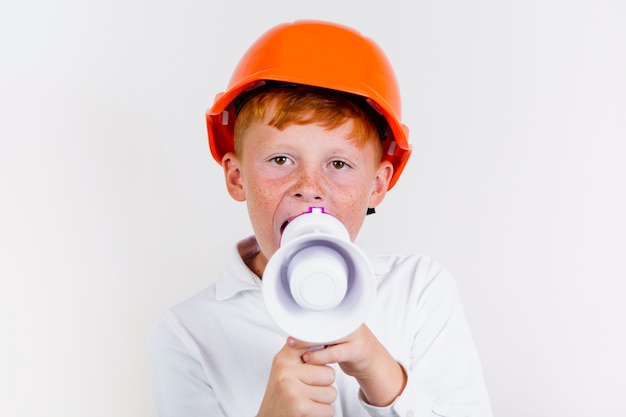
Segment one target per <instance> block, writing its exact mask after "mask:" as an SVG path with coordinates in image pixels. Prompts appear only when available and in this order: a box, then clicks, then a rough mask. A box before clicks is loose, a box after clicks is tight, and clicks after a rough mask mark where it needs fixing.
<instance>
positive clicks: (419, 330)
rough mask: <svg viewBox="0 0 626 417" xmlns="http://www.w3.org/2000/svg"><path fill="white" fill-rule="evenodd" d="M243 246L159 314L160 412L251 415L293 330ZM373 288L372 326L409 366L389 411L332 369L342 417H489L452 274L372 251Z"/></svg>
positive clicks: (166, 416)
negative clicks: (271, 309)
mask: <svg viewBox="0 0 626 417" xmlns="http://www.w3.org/2000/svg"><path fill="white" fill-rule="evenodd" d="M258 250H259V249H258V246H257V243H256V240H255V239H254V237H250V238H248V239H245V240H243V241H241V242H239V244H238V245H237V248H235V250H234V251H233V254H232V256H231V257H230V259H229V261H228V264H227V266H226V269H225V270H224V271H223V273H222V274H221V275H220V276H219V277H218V279H217V280H216V281H215V283H214V284H213V285H211V286H210V287H208V288H207V289H205V290H204V291H202V292H200V293H199V294H197V295H195V296H193V297H191V298H190V299H188V300H186V301H183V302H182V303H180V304H178V305H176V306H174V307H172V308H169V309H167V310H165V311H163V312H162V314H161V315H160V317H159V318H158V320H157V322H156V324H155V326H154V329H153V331H152V334H151V336H150V340H149V353H150V362H151V368H152V385H153V391H154V398H155V402H156V405H157V409H158V412H159V416H160V417H182V416H185V417H201V416H207V417H209V416H210V417H253V416H255V415H256V413H257V411H258V409H259V407H260V405H261V401H262V399H263V395H264V393H265V385H266V383H267V380H268V378H269V373H270V369H271V365H272V360H273V358H274V355H276V353H278V351H279V350H280V349H281V348H282V347H283V345H284V344H285V341H286V338H287V335H286V334H285V333H283V332H282V331H281V330H280V329H279V328H278V327H277V326H276V325H275V324H274V322H273V321H272V319H271V318H270V316H269V315H268V312H267V310H266V308H265V305H264V302H263V297H262V294H261V280H260V279H259V278H258V277H257V276H256V275H255V274H253V273H252V272H251V271H250V270H249V269H248V267H247V266H246V265H245V263H244V262H243V260H242V258H244V259H245V258H247V257H250V256H252V255H253V254H254V253H256V252H258ZM364 252H365V253H366V255H367V257H368V259H369V260H370V262H371V264H372V266H373V268H374V271H375V275H376V280H377V294H376V299H375V301H374V304H373V305H372V309H371V313H370V314H369V317H368V319H367V320H366V324H367V326H368V327H369V328H370V329H371V331H372V332H373V333H374V334H375V335H376V337H377V338H378V339H379V340H380V341H381V343H382V344H383V345H384V346H385V347H386V348H387V350H388V351H389V352H390V353H391V355H392V356H393V357H394V358H396V360H398V362H400V363H401V364H402V366H404V368H405V370H406V371H407V375H408V381H407V385H406V387H405V389H404V391H403V393H402V394H401V395H400V396H399V397H398V398H397V399H396V400H395V401H394V402H393V403H392V404H391V405H390V406H388V407H382V408H381V407H372V406H370V405H368V404H366V403H365V402H364V401H363V400H362V399H361V397H360V396H359V386H358V384H357V383H356V381H355V379H354V378H352V377H350V376H347V375H345V374H344V373H343V372H342V371H341V370H340V368H339V367H338V366H335V371H336V381H335V384H334V385H335V387H336V388H337V392H338V398H337V401H336V402H335V416H336V417H343V416H345V417H359V416H363V417H366V416H403V417H405V416H406V417H410V416H413V417H421V416H424V417H426V416H428V417H431V416H449V417H457V416H466V417H490V416H491V415H492V414H491V409H490V405H489V399H488V396H487V392H486V389H485V385H484V381H483V375H482V370H481V367H480V362H479V358H478V355H477V353H476V349H475V347H474V343H473V340H472V336H471V334H470V331H469V328H468V325H467V322H466V320H465V316H464V313H463V309H462V306H461V303H460V300H459V296H458V292H457V289H456V285H455V283H454V280H453V278H452V276H451V275H450V273H449V272H448V271H447V270H446V269H444V268H442V267H441V266H440V265H438V264H436V263H435V262H433V261H432V260H431V259H430V258H429V257H427V256H424V255H416V256H409V257H407V256H401V255H389V254H387V255H380V254H372V253H370V252H368V251H366V250H364Z"/></svg>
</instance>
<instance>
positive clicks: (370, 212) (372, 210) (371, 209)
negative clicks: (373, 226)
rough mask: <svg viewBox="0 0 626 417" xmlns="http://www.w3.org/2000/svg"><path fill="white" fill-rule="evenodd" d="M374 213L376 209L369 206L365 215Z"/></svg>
mask: <svg viewBox="0 0 626 417" xmlns="http://www.w3.org/2000/svg"><path fill="white" fill-rule="evenodd" d="M375 213H376V209H375V208H374V207H369V208H368V209H367V213H365V215H367V216H369V215H370V214H375Z"/></svg>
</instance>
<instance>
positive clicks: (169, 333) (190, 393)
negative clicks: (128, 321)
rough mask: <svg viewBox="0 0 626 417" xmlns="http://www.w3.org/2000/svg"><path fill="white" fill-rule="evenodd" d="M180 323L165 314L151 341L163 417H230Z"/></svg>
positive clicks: (156, 397) (150, 353)
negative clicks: (219, 401)
mask: <svg viewBox="0 0 626 417" xmlns="http://www.w3.org/2000/svg"><path fill="white" fill-rule="evenodd" d="M187 338H188V336H187V333H186V332H185V331H184V329H183V328H182V326H181V325H180V323H179V322H178V321H177V320H176V319H175V317H174V316H172V315H171V313H169V312H167V311H165V312H163V313H161V316H160V317H159V319H158V320H157V322H156V324H155V325H154V327H153V329H152V332H151V334H150V337H149V340H148V357H149V360H150V371H151V380H152V391H153V396H154V401H155V404H156V408H157V413H158V416H159V417H180V416H182V415H184V416H188V417H205V416H206V417H209V416H210V417H226V414H225V413H224V411H223V409H222V407H221V406H220V404H219V403H218V401H217V399H216V397H215V393H214V392H213V388H212V387H211V385H210V384H209V382H208V381H207V380H206V376H205V373H204V372H203V369H202V365H201V362H200V360H199V358H198V356H197V352H194V348H193V344H192V343H185V340H186V339H187Z"/></svg>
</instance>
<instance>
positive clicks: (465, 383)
mask: <svg viewBox="0 0 626 417" xmlns="http://www.w3.org/2000/svg"><path fill="white" fill-rule="evenodd" d="M207 126H208V130H209V142H210V146H211V151H212V154H213V156H214V158H215V159H216V160H217V161H218V162H219V163H221V165H222V167H223V169H224V176H225V180H226V187H227V189H228V192H229V194H230V195H231V196H232V197H233V198H234V199H235V200H237V201H245V202H246V204H247V207H248V213H249V217H250V220H251V224H252V226H253V230H254V236H252V237H249V238H247V239H245V240H243V241H241V242H239V244H238V245H237V248H236V250H235V251H234V253H233V256H232V258H231V259H230V261H229V263H228V265H227V267H226V270H225V271H224V272H223V273H222V274H221V275H220V276H219V277H218V279H217V281H216V282H215V284H214V285H212V286H211V287H209V288H208V289H206V290H205V291H203V292H201V293H200V294H198V295H196V296H195V297H193V298H191V299H189V300H187V301H185V302H183V303H181V304H179V305H177V306H175V307H173V308H171V309H169V310H167V311H165V312H163V314H162V315H161V318H160V320H159V321H158V322H157V324H156V326H155V328H154V331H153V333H152V336H151V340H150V352H151V361H152V368H153V386H154V391H155V399H156V403H157V408H158V410H159V413H160V415H161V416H183V415H184V416H228V417H234V416H257V417H270V416H271V417H280V416H286V417H287V416H288V417H293V416H312V417H317V416H319V417H321V416H333V415H334V416H350V417H357V416H400V415H401V416H460V415H464V416H481V417H482V416H490V415H491V411H490V407H489V401H488V398H487V394H486V390H485V387H484V383H483V380H482V373H481V370H480V365H479V361H478V358H477V355H476V352H475V348H474V345H473V342H472V339H471V335H470V333H469V330H468V327H467V324H466V322H465V319H464V316H463V312H462V309H461V306H460V302H459V299H458V295H457V293H456V288H455V286H454V282H453V279H452V278H451V277H450V275H449V273H448V272H447V271H446V270H445V269H443V268H442V267H440V266H438V265H437V264H436V263H434V262H433V261H431V260H430V259H429V258H428V257H425V256H413V257H405V256H399V255H377V254H372V253H368V258H369V259H370V261H371V263H372V265H373V268H374V270H375V274H376V280H377V286H378V289H377V296H376V299H375V302H374V305H372V306H371V310H372V311H371V314H370V315H369V317H368V319H367V321H366V323H364V324H363V325H361V326H360V327H359V328H358V329H357V330H356V331H355V332H354V333H352V334H351V335H349V336H347V337H346V338H345V339H343V340H341V341H340V342H339V343H336V344H332V345H329V346H325V347H324V348H323V349H320V350H309V348H310V347H311V346H310V344H307V343H304V342H302V341H299V340H295V339H294V338H292V337H289V336H288V335H284V334H283V333H282V331H281V330H280V329H279V328H277V326H276V325H275V324H274V323H273V322H272V320H271V319H270V317H269V316H268V313H267V310H266V308H265V306H264V304H263V299H262V296H261V285H262V280H263V272H264V269H265V266H266V264H267V262H268V260H269V258H270V257H271V256H272V254H273V253H274V252H276V250H277V249H278V246H279V242H280V236H281V232H282V230H283V228H284V227H285V225H286V224H288V222H289V221H290V220H291V219H293V218H294V217H295V216H297V215H299V214H301V213H303V212H305V211H307V210H308V208H309V207H311V206H321V207H324V209H325V211H326V212H327V213H330V214H332V215H334V216H335V217H337V218H338V219H339V220H340V221H341V222H342V223H343V224H344V225H345V227H346V229H347V230H348V232H349V234H350V237H351V239H352V240H353V241H354V240H355V238H356V236H357V234H358V232H359V229H360V228H361V225H362V223H363V221H364V218H365V215H366V213H371V212H373V209H374V208H375V207H376V206H377V205H378V204H379V203H380V202H381V201H382V200H383V198H384V197H385V194H386V192H387V190H388V189H390V188H391V187H392V186H393V185H394V184H395V182H396V181H397V179H398V177H399V175H400V173H401V171H402V168H403V167H404V165H405V163H406V161H407V158H408V156H409V154H410V146H409V144H408V141H407V135H408V129H406V127H405V126H404V125H402V124H401V122H400V98H399V92H398V88H397V83H396V80H395V76H394V74H393V70H392V69H391V66H390V65H389V62H388V61H387V58H386V57H385V56H384V54H383V53H382V51H381V50H380V49H379V48H378V46H377V45H376V44H374V43H373V42H372V41H371V40H369V39H368V38H365V37H363V36H361V35H360V34H359V33H357V32H355V31H353V30H351V29H349V28H346V27H343V26H339V25H334V24H329V23H323V22H309V21H307V22H305V21H301V22H295V23H292V24H285V25H279V26H277V27H275V28H273V29H271V30H270V31H268V32H267V33H266V34H264V35H263V36H261V37H260V38H259V39H258V40H257V41H256V42H255V43H254V44H253V45H252V46H251V48H250V49H249V50H248V52H247V53H246V54H245V55H244V56H243V57H242V59H241V61H240V63H239V65H238V66H237V68H236V70H235V72H234V74H233V77H232V79H231V82H230V85H229V89H228V90H227V92H226V93H223V94H221V95H218V96H217V98H216V101H215V103H214V105H213V107H212V108H211V109H210V110H209V112H208V113H207Z"/></svg>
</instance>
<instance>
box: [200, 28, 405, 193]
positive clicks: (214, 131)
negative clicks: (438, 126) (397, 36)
mask: <svg viewBox="0 0 626 417" xmlns="http://www.w3.org/2000/svg"><path fill="white" fill-rule="evenodd" d="M267 80H272V81H279V82H286V83H295V84H304V85H310V86H314V87H322V88H327V89H332V90H337V91H342V92H345V93H351V94H355V95H357V96H362V97H364V98H366V99H367V102H368V103H369V104H370V105H371V106H372V107H373V108H374V109H375V110H376V111H377V112H378V113H380V114H381V115H382V116H384V118H385V119H386V121H387V123H388V125H389V128H390V130H391V134H390V135H388V138H387V139H386V140H384V142H383V160H389V161H390V162H391V163H392V164H393V166H394V173H393V177H392V178H391V181H390V183H389V189H391V188H392V187H393V186H394V185H395V183H396V181H397V180H398V177H399V176H400V173H401V172H402V169H403V168H404V166H405V164H406V162H407V160H408V158H409V155H410V153H411V146H410V144H409V142H408V133H409V129H408V128H407V127H406V126H405V125H404V124H402V123H401V121H400V120H401V114H402V108H401V101H400V90H399V88H398V82H397V80H396V77H395V74H394V71H393V68H392V67H391V64H390V62H389V60H388V59H387V57H386V55H385V53H384V52H383V50H382V49H381V48H380V47H379V46H378V45H377V44H376V43H375V42H374V41H372V40H371V39H370V38H367V37H365V36H363V35H361V34H360V33H359V32H357V31H356V30H354V29H351V28H349V27H346V26H342V25H338V24H334V23H327V22H320V21H310V20H302V21H296V22H293V23H283V24H280V25H278V26H275V27H273V28H272V29H270V30H268V31H267V32H265V33H264V34H263V35H261V37H259V38H258V39H257V40H256V41H255V42H254V43H253V44H252V45H251V46H250V48H249V49H248V50H247V51H246V53H245V54H244V55H243V56H242V58H241V59H240V61H239V63H238V64H237V67H236V68H235V71H234V72H233V75H232V77H231V79H230V82H229V83H228V87H227V89H226V91H225V92H222V93H218V94H217V95H216V97H215V102H214V103H213V106H212V107H211V108H210V109H209V110H208V111H207V113H206V120H207V129H208V135H209V145H210V148H211V154H212V155H213V158H214V159H215V160H216V161H217V162H218V163H220V164H221V162H222V158H223V156H224V155H225V154H226V153H227V152H232V151H234V142H233V135H234V127H235V118H236V114H235V106H234V104H233V101H234V100H235V98H236V97H237V96H239V95H240V94H241V93H243V92H245V91H246V90H249V89H252V88H255V87H256V86H258V85H259V84H262V82H263V81H267Z"/></svg>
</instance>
